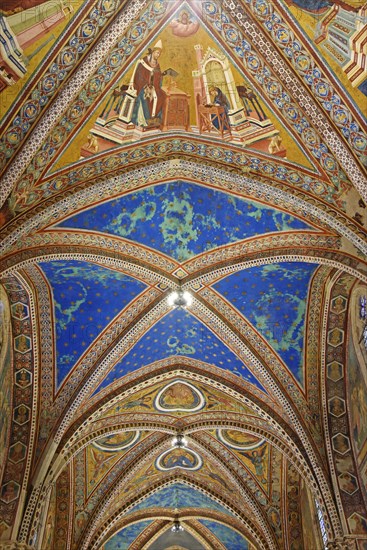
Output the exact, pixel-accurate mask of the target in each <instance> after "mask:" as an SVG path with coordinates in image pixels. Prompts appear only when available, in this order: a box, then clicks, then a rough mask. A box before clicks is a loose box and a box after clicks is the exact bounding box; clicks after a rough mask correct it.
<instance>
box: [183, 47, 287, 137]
mask: <svg viewBox="0 0 367 550" xmlns="http://www.w3.org/2000/svg"><path fill="white" fill-rule="evenodd" d="M195 51H196V60H197V66H198V68H197V69H196V70H194V71H193V72H192V76H193V80H194V94H195V98H196V120H197V125H198V129H199V133H211V134H212V133H213V132H214V131H215V126H218V125H215V124H212V125H210V124H209V123H208V121H209V120H210V112H209V111H210V109H212V108H213V101H212V94H211V90H213V89H215V90H217V96H218V95H219V94H220V97H221V98H222V99H221V101H219V102H218V101H215V102H214V105H218V104H219V106H220V104H222V106H223V107H224V109H225V111H226V118H227V120H228V128H227V127H226V125H225V124H224V128H223V127H222V128H221V131H220V134H221V137H226V135H228V136H229V137H230V139H232V140H233V141H241V142H243V143H244V144H250V143H254V142H256V141H260V140H264V139H267V138H272V137H273V136H274V135H276V134H278V131H277V130H276V129H275V127H274V125H273V124H272V122H271V121H270V120H269V119H268V118H267V117H266V115H265V113H264V112H263V110H262V109H261V106H260V105H259V103H258V102H257V103H256V107H258V105H259V108H256V109H249V107H248V102H247V103H245V102H244V101H243V97H242V95H243V94H242V95H241V96H240V93H241V92H242V90H240V93H239V90H238V86H237V85H236V82H235V79H234V77H233V73H232V69H231V66H230V63H229V61H228V59H227V57H226V56H225V55H224V54H222V53H219V52H217V51H216V50H214V49H213V48H212V47H208V48H207V50H206V52H205V53H204V52H203V47H202V46H201V45H200V44H198V45H196V46H195ZM239 88H243V87H241V86H239ZM252 97H254V94H253V93H252ZM218 116H221V115H220V113H218ZM212 120H213V122H214V121H215V119H214V117H213V118H212ZM213 126H214V127H213ZM217 129H218V128H217ZM223 130H224V131H223Z"/></svg>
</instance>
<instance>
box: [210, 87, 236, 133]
mask: <svg viewBox="0 0 367 550" xmlns="http://www.w3.org/2000/svg"><path fill="white" fill-rule="evenodd" d="M209 95H210V103H211V104H212V105H219V106H220V107H223V109H224V111H223V114H222V115H221V116H222V125H223V127H224V128H225V129H226V130H228V129H229V128H230V124H229V118H228V111H229V109H230V108H231V104H230V103H229V100H228V98H227V96H226V95H225V94H224V93H223V92H222V90H221V89H220V88H218V87H217V86H210V88H209ZM212 124H213V126H214V127H215V128H217V130H218V129H219V120H218V117H216V116H215V115H212Z"/></svg>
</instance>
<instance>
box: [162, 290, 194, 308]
mask: <svg viewBox="0 0 367 550" xmlns="http://www.w3.org/2000/svg"><path fill="white" fill-rule="evenodd" d="M167 300H168V305H169V306H170V307H181V308H182V309H186V308H187V307H190V306H191V304H192V296H191V294H190V292H188V291H187V290H181V289H179V290H174V291H173V292H171V294H170V295H169V296H168V298H167Z"/></svg>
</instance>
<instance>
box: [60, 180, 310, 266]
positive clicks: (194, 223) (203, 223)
mask: <svg viewBox="0 0 367 550" xmlns="http://www.w3.org/2000/svg"><path fill="white" fill-rule="evenodd" d="M57 227H63V228H66V227H69V228H75V229H82V230H89V231H97V232H103V233H108V234H112V235H117V236H120V237H124V238H126V239H129V240H132V241H135V242H137V243H140V244H143V245H145V246H148V247H150V248H153V249H155V250H158V251H160V252H162V253H164V254H166V255H167V256H170V257H172V258H174V259H175V260H177V261H179V262H183V261H186V260H188V259H190V258H192V257H193V256H196V255H197V254H200V253H202V252H205V251H208V250H212V249H213V248H216V247H218V246H222V245H226V244H229V243H234V242H236V241H239V240H242V239H246V238H248V237H252V236H254V235H261V234H264V233H271V232H276V231H287V230H297V229H298V230H299V229H303V230H304V229H310V228H311V227H310V226H309V225H308V224H306V223H304V222H303V221H301V220H299V219H296V218H294V217H292V216H290V215H289V214H286V213H284V212H282V211H280V210H276V209H273V208H269V207H267V206H264V205H263V204H260V203H257V202H254V201H250V200H245V199H241V198H238V197H234V196H233V195H228V194H227V193H223V192H221V191H216V190H214V189H210V188H206V187H203V186H200V185H196V184H193V183H186V182H184V181H175V182H173V183H166V184H160V185H156V186H152V187H148V188H145V189H142V190H141V191H137V192H135V193H131V194H129V195H125V196H124V197H122V198H119V199H114V200H111V201H108V202H105V203H103V204H100V205H99V206H96V207H94V208H91V209H89V210H84V211H83V212H81V213H80V214H77V215H76V216H72V217H70V218H68V219H66V220H64V221H63V222H61V223H60V224H58V226H57ZM311 229H313V228H311Z"/></svg>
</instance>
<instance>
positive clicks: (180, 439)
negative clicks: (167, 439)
mask: <svg viewBox="0 0 367 550" xmlns="http://www.w3.org/2000/svg"><path fill="white" fill-rule="evenodd" d="M186 446H187V439H186V438H185V436H184V435H183V434H180V433H179V434H177V435H175V437H174V438H173V439H172V447H186Z"/></svg>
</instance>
